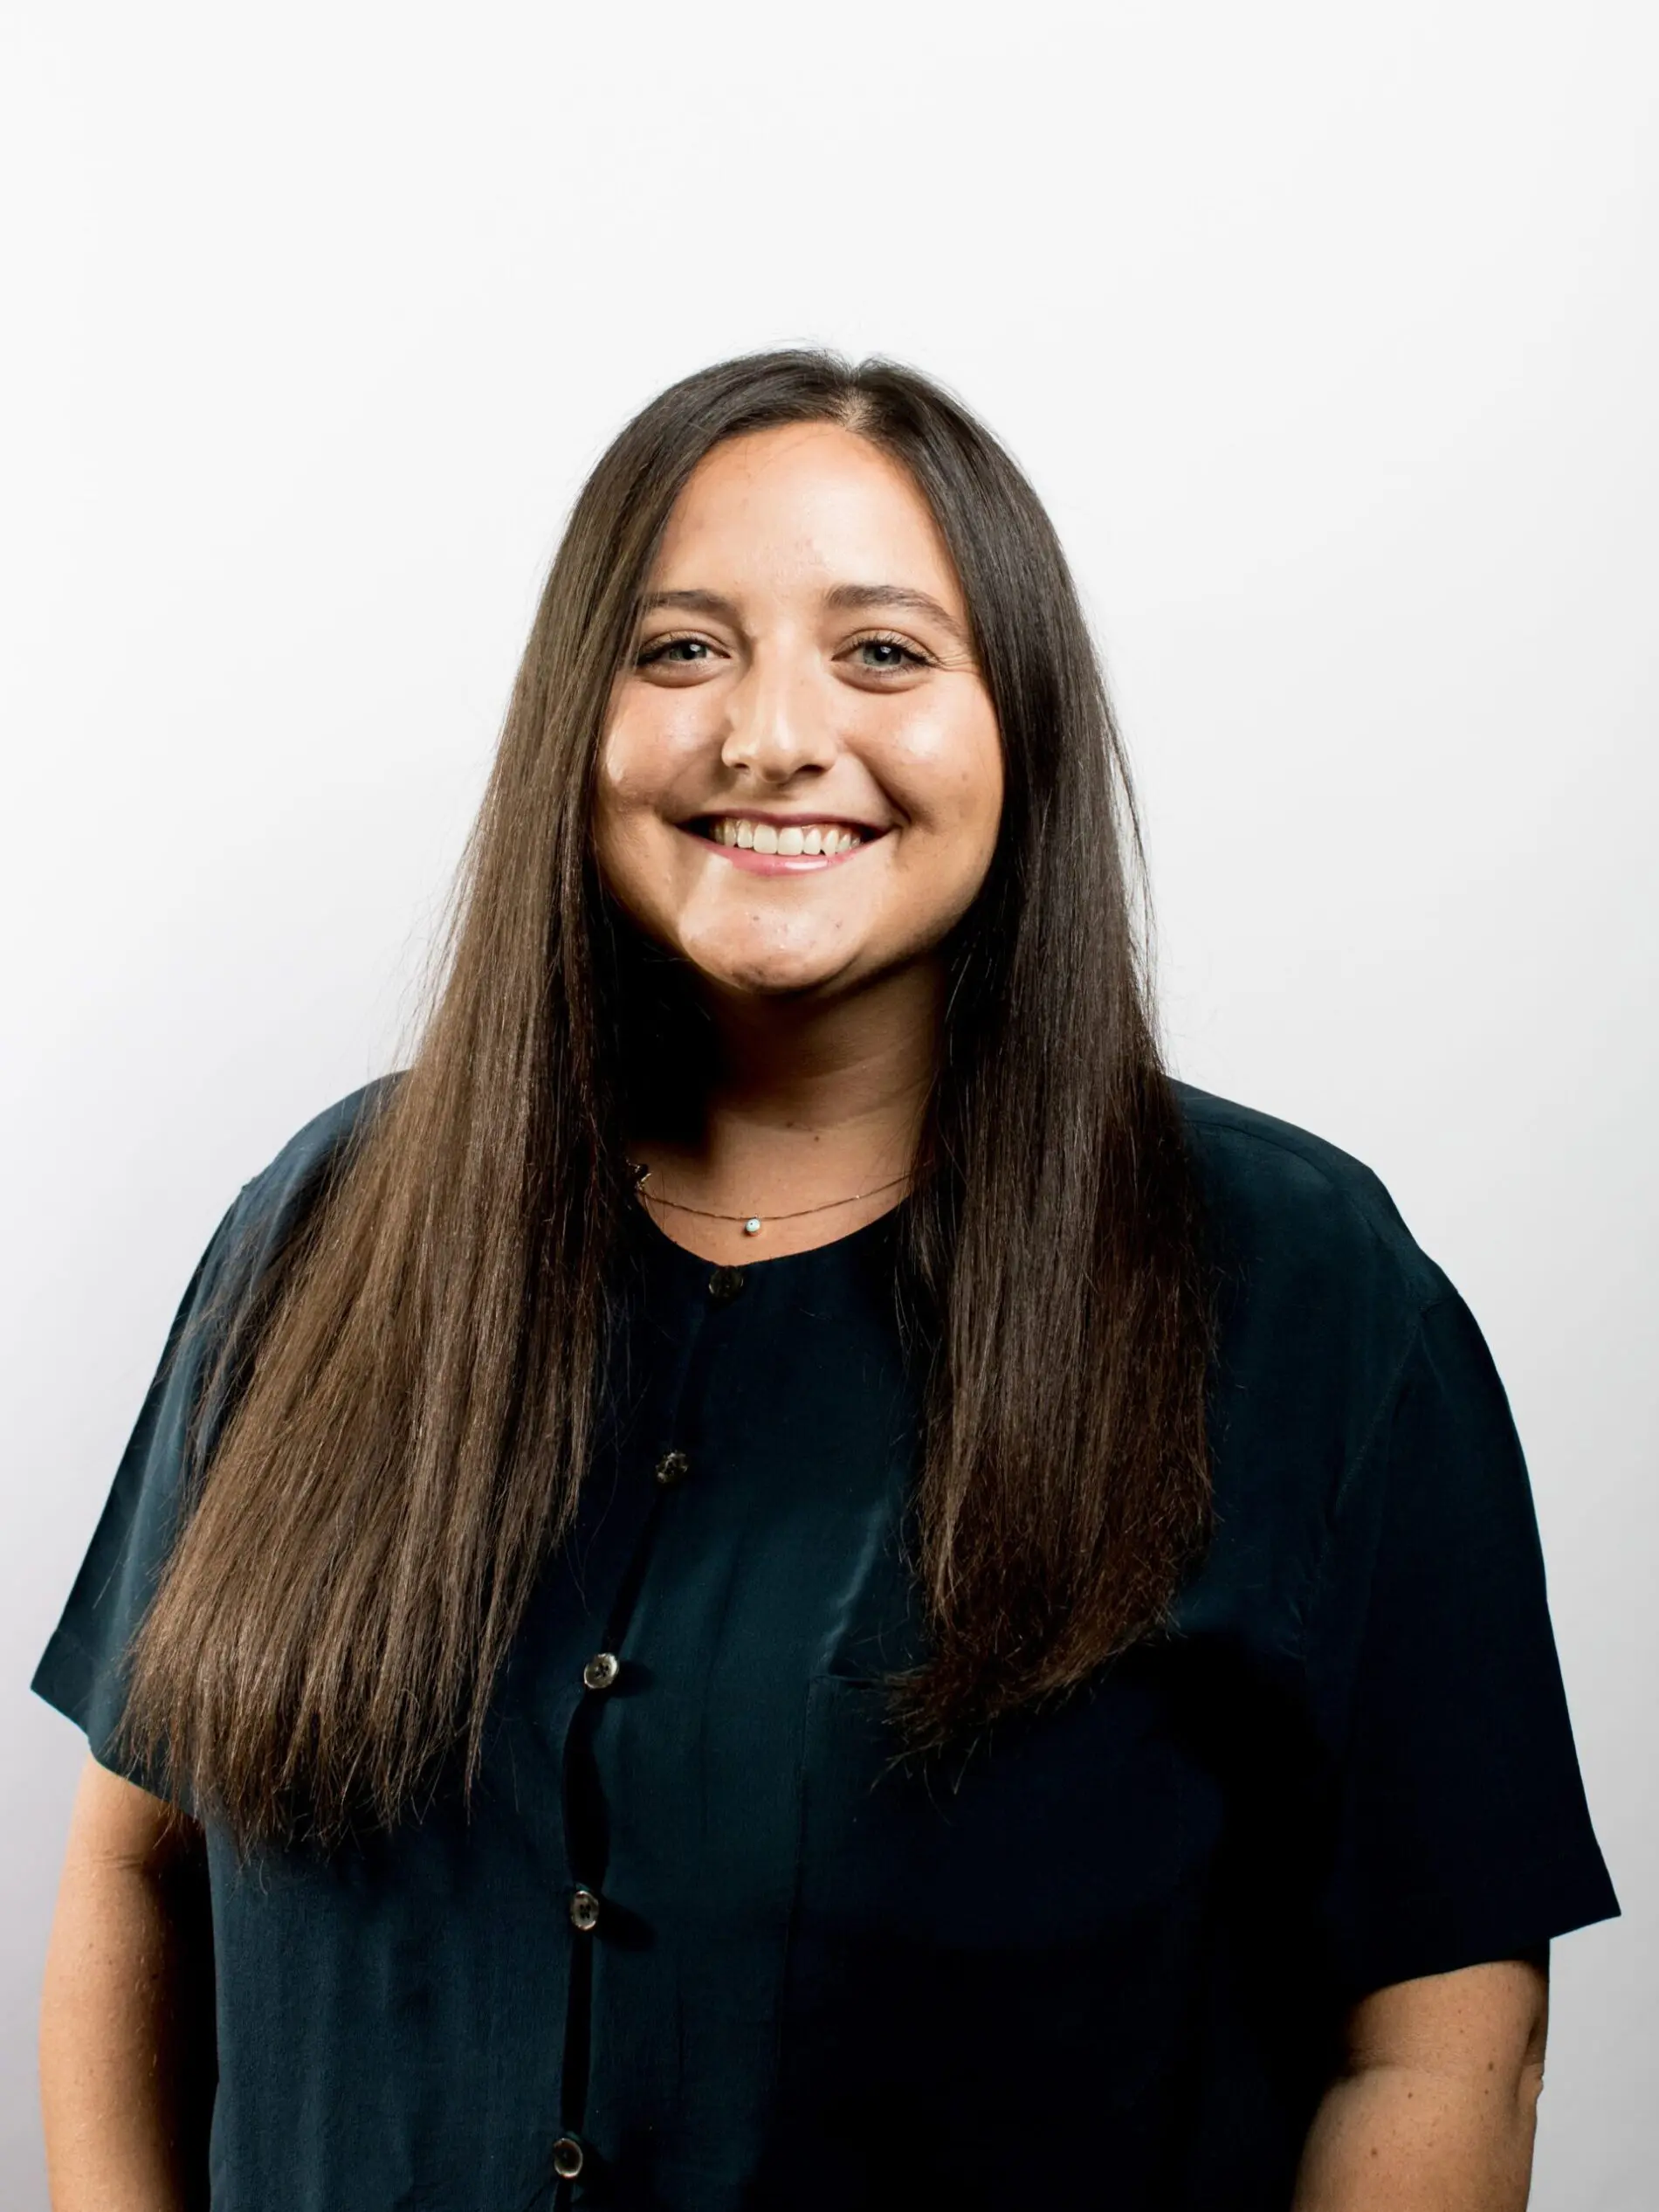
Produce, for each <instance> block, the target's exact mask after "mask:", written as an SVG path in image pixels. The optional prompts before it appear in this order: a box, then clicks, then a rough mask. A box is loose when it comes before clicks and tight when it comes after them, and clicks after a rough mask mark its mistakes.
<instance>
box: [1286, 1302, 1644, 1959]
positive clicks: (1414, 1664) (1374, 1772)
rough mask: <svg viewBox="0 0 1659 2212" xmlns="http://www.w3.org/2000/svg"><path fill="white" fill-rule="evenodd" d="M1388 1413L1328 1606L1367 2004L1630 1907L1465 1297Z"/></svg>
mask: <svg viewBox="0 0 1659 2212" xmlns="http://www.w3.org/2000/svg"><path fill="white" fill-rule="evenodd" d="M1386 1418H1387V1426H1386V1429H1385V1430H1383V1431H1381V1432H1380V1434H1379V1437H1378V1439H1377V1449H1376V1451H1375V1453H1374V1454H1373V1472H1372V1474H1371V1475H1370V1476H1369V1477H1368V1478H1365V1479H1362V1480H1361V1482H1360V1485H1359V1488H1360V1491H1361V1492H1370V1493H1371V1495H1370V1496H1368V1497H1362V1498H1361V1499H1358V1500H1350V1501H1349V1504H1348V1507H1347V1509H1346V1523H1347V1525H1346V1527H1343V1526H1339V1533H1338V1536H1337V1539H1336V1541H1335V1547H1334V1548H1335V1555H1336V1556H1335V1561H1334V1564H1333V1568H1332V1575H1331V1577H1330V1578H1329V1581H1328V1586H1327V1589H1326V1593H1325V1606H1324V1609H1323V1610H1324V1617H1325V1624H1326V1633H1327V1634H1328V1635H1329V1637H1330V1638H1331V1640H1332V1643H1333V1644H1336V1645H1340V1644H1345V1643H1346V1646H1347V1649H1348V1659H1347V1664H1346V1666H1345V1668H1344V1671H1345V1673H1346V1675H1347V1678H1348V1680H1349V1683H1350V1703H1349V1707H1348V1720H1347V1726H1346V1731H1345V1732H1344V1743H1343V1750H1342V1754H1341V1760H1340V1768H1339V1779H1338V1811H1337V1836H1336V1850H1335V1855H1334V1860H1333V1862H1332V1875H1331V1880H1330V1884H1329V1888H1328V1891H1327V1893H1326V1896H1325V1912H1326V1916H1327V1930H1328V1935H1329V1939H1330V1943H1331V1947H1332V1956H1333V1963H1334V1967H1335V1971H1336V1974H1337V1978H1338V1980H1339V1983H1340V1985H1341V1986H1342V1988H1343V1989H1344V1991H1345V1993H1346V1996H1347V1997H1348V1999H1349V2000H1350V2001H1353V2000H1354V1999H1357V1998H1358V1997H1359V1996H1360V1995H1364V1994H1365V1993H1366V1992H1367V1991H1369V1990H1372V1989H1375V1988H1382V1987H1385V1986H1386V1985H1387V1984H1388V1983H1390V1982H1394V1981H1409V1980H1412V1979H1414V1978H1415V1977H1416V1976H1418V1975H1421V1974H1441V1973H1448V1972H1450V1971H1452V1970H1453V1969H1455V1968H1456V1967H1465V1966H1474V1965H1479V1964H1482V1963H1484V1962H1486V1961H1488V1960H1496V1959H1504V1958H1513V1957H1518V1956H1520V1955H1522V1954H1525V1953H1527V1952H1531V1951H1535V1950H1538V1949H1541V1948H1542V1947H1544V1946H1545V1945H1546V1944H1547V1943H1548V1941H1549V1940H1550V1939H1551V1938H1552V1937H1553V1936H1557V1935H1563V1934H1566V1933H1567V1932H1568V1931H1569V1930H1570V1929H1573V1928H1576V1927H1581V1926H1587V1924H1589V1923H1590V1922H1592V1921H1595V1920H1603V1919H1610V1918H1612V1917H1614V1915H1616V1914H1617V1912H1618V1910H1619V1905H1618V1901H1617V1899H1616V1898H1615V1897H1614V1892H1613V1887H1612V1884H1611V1882H1610V1881H1609V1879H1608V1876H1607V1867H1606V1865H1605V1864H1604V1863H1603V1860H1602V1857H1601V1853H1600V1849H1599V1847H1598V1845H1597V1842H1596V1838H1595V1834H1594V1829H1593V1828H1592V1825H1591V1821H1590V1814H1589V1809H1588V1807H1587V1803H1586V1801H1585V1793H1584V1787H1583V1783H1582V1781H1581V1779H1580V1772H1579V1763H1578V1757H1577V1754H1576V1750H1575V1747H1574V1745H1573V1729H1572V1724H1571V1721H1570V1719H1569V1718H1568V1713H1567V1706H1566V1694H1565V1692H1564V1689H1563V1686H1562V1680H1561V1671H1560V1667H1559V1662H1558V1659H1557V1656H1556V1648H1555V1640H1554V1636H1553V1633H1552V1628H1551V1623H1550V1616H1549V1608H1548V1603H1547V1600H1546V1596H1545V1575H1544V1561H1543V1556H1542V1553H1541V1550H1540V1547H1539V1533H1538V1523H1537V1519H1536V1517H1535V1514H1534V1510H1533V1505H1532V1491H1531V1486H1530V1484H1529V1480H1528V1476H1527V1469H1526V1464H1525V1457H1524V1456H1523V1452H1522V1448H1521V1444H1520V1440H1519V1438H1518V1436H1517V1434H1516V1430H1515V1424H1514V1422H1513V1419H1512V1417H1511V1410H1510V1406H1509V1402H1508V1399H1507V1397H1506V1395H1505V1394H1504V1387H1503V1384H1502V1382H1500V1380H1499V1378H1498V1375H1497V1369H1496V1368H1495V1367H1494V1365H1493V1362H1492V1358H1491V1354H1490V1351H1489V1350H1488V1347H1487V1345H1486V1343H1485V1340H1484V1339H1483V1336H1482V1334H1481V1332H1480V1329H1479V1327H1478V1326H1477V1323H1476V1321H1475V1319H1474V1317H1473V1315H1472V1314H1471V1313H1470V1311H1469V1308H1468V1307H1467V1306H1466V1305H1465V1304H1464V1303H1463V1299H1461V1298H1460V1297H1458V1296H1457V1295H1456V1292H1451V1293H1450V1294H1449V1295H1447V1296H1445V1297H1442V1298H1440V1299H1435V1301H1434V1302H1433V1303H1432V1304H1430V1305H1428V1306H1426V1307H1425V1308H1424V1309H1423V1310H1422V1313H1421V1314H1420V1315H1419V1317H1418V1320H1417V1326H1416V1332H1415V1338H1414V1340H1413V1342H1412V1345H1411V1347H1410V1350H1409V1352H1408V1355H1407V1358H1406V1361H1405V1365H1404V1367H1403V1368H1402V1370H1401V1376H1400V1380H1399V1384H1398V1388H1397V1389H1396V1391H1395V1393H1394V1398H1393V1402H1392V1407H1391V1409H1389V1410H1388V1413H1387V1416H1386ZM1341 1518H1342V1517H1341V1516H1339V1519H1341Z"/></svg>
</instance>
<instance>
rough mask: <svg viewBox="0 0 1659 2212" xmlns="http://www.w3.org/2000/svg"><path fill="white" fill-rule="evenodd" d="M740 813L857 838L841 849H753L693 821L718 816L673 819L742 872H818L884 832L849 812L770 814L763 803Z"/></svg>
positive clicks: (685, 833) (855, 855) (728, 810)
mask: <svg viewBox="0 0 1659 2212" xmlns="http://www.w3.org/2000/svg"><path fill="white" fill-rule="evenodd" d="M738 811H739V810H737V809H736V808H722V809H721V810H720V813H721V814H722V815H725V814H736V813H737V812H738ZM741 814H742V819H743V820H744V821H745V822H770V823H773V824H774V826H775V827H776V828H778V829H780V830H787V829H788V828H789V827H790V825H791V824H792V823H794V824H799V825H800V826H802V827H806V826H807V825H809V824H810V823H819V824H821V825H822V824H832V825H833V826H834V827H836V828H837V829H842V830H857V832H858V837H859V842H858V843H857V844H855V845H849V847H848V848H847V850H846V851H845V852H829V853H824V852H799V853H795V852H790V853H783V852H756V851H754V850H753V849H752V848H751V847H749V846H747V845H740V844H721V843H720V842H719V838H718V837H705V836H704V834H703V832H702V830H700V829H699V828H698V827H697V824H698V823H701V822H712V821H715V820H717V819H719V817H718V816H715V815H712V814H700V815H697V816H695V817H693V818H692V821H690V822H680V823H676V824H675V827H676V828H677V829H678V830H679V831H680V833H681V834H682V836H685V837H694V838H695V839H696V840H697V842H698V844H700V845H701V846H702V847H703V849H704V851H706V852H712V854H713V855H714V856H715V858H717V859H719V860H729V861H730V862H731V864H732V865H733V867H734V868H740V869H742V870H743V872H744V873H745V874H746V875H751V876H811V875H820V874H822V873H823V871H824V870H825V869H826V868H839V867H840V866H842V865H843V863H844V862H846V861H849V860H856V859H857V858H858V855H859V854H860V853H861V852H865V851H868V850H869V849H870V847H871V845H873V844H879V843H880V842H881V840H882V838H883V837H885V836H886V834H887V832H886V830H878V829H877V828H876V826H875V825H874V823H869V822H860V821H858V820H857V819H856V817H853V816H852V815H850V814H774V813H772V812H769V811H768V810H767V809H766V808H764V807H745V808H743V809H742V810H741Z"/></svg>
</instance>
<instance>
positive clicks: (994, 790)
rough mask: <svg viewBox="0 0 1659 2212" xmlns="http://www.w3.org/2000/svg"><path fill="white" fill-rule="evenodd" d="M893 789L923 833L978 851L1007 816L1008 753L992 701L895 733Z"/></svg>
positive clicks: (921, 719) (919, 720)
mask: <svg viewBox="0 0 1659 2212" xmlns="http://www.w3.org/2000/svg"><path fill="white" fill-rule="evenodd" d="M885 773H886V776H887V780H888V782H889V786H890V789H891V790H892V792H893V794H894V796H895V797H896V798H897V799H898V803H899V804H900V805H901V806H903V808H904V809H905V812H906V814H908V815H909V817H911V820H912V823H913V824H914V825H915V827H916V828H917V829H919V830H926V831H931V832H933V834H935V835H942V836H946V837H952V838H956V837H960V838H963V839H964V840H966V841H968V842H971V843H972V844H974V845H975V846H976V847H977V846H979V845H981V844H984V845H986V846H987V848H988V845H989V844H990V843H991V842H994V841H995V834H996V825H997V823H998V821H999V820H1000V819H1001V817H1002V741H1001V739H1000V737H999V735H998V733H997V727H996V720H995V716H994V715H993V713H991V708H990V702H989V701H988V700H983V699H976V700H974V701H972V702H963V703H962V704H961V705H960V706H952V707H951V708H949V709H943V710H940V711H938V712H935V713H929V714H926V715H921V716H918V717H916V718H915V719H914V720H909V721H907V722H905V724H904V725H902V726H901V727H898V728H896V729H895V730H893V731H892V732H891V733H890V742H889V745H888V748H887V755H886V761H885Z"/></svg>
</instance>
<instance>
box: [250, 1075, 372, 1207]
mask: <svg viewBox="0 0 1659 2212" xmlns="http://www.w3.org/2000/svg"><path fill="white" fill-rule="evenodd" d="M402 1076H403V1071H402V1070H401V1069H396V1070H394V1071H393V1072H391V1073H390V1074H389V1075H379V1076H376V1077H375V1079H374V1080H373V1082H370V1083H365V1084H362V1085H360V1086H359V1088H358V1089H356V1090H355V1091H349V1092H347V1094H346V1096H345V1097H344V1098H343V1099H335V1100H334V1104H333V1105H332V1106H325V1107H324V1108H323V1109H322V1111H321V1113H314V1114H313V1116H312V1117H311V1119H310V1120H309V1121H307V1122H306V1123H305V1124H304V1125H303V1126H302V1127H299V1128H298V1129H296V1130H295V1131H294V1133H293V1136H291V1137H290V1138H289V1139H288V1141H287V1142H286V1144H285V1145H284V1146H283V1147H282V1149H281V1150H280V1151H279V1153H278V1154H276V1156H275V1157H274V1158H273V1159H272V1161H270V1162H269V1163H268V1164H267V1165H266V1166H265V1167H264V1168H261V1169H260V1170H259V1172H258V1175H254V1176H252V1177H251V1178H250V1180H249V1181H248V1182H245V1183H244V1184H243V1186H242V1189H241V1190H240V1192H239V1193H238V1194H237V1205H238V1209H239V1210H240V1211H241V1212H242V1213H243V1214H244V1216H250V1217H251V1216H258V1217H259V1218H262V1219H263V1218H265V1217H266V1216H273V1215H279V1214H282V1213H285V1212H286V1211H288V1210H290V1209H292V1208H293V1205H294V1204H295V1203H296V1202H303V1201H304V1199H305V1198H306V1196H308V1195H309V1194H310V1193H311V1192H312V1191H313V1189H314V1188H315V1186H316V1185H317V1183H318V1182H319V1180H320V1178H321V1177H322V1176H323V1175H326V1174H327V1171H328V1169H329V1168H330V1167H331V1166H332V1165H333V1164H334V1161H336V1160H338V1159H339V1158H340V1157H341V1154H342V1152H343V1150H344V1148H345V1147H346V1145H347V1143H348V1140H350V1139H351V1138H352V1137H353V1136H354V1135H355V1134H358V1133H360V1132H361V1131H366V1130H367V1128H368V1126H369V1124H370V1123H371V1122H372V1121H373V1120H374V1119H375V1116H376V1115H377V1114H378V1113H380V1111H381V1110H382V1107H383V1106H386V1105H387V1103H388V1102H389V1099H390V1098H391V1095H392V1092H393V1091H394V1090H395V1089H396V1085H397V1084H398V1083H399V1082H400V1081H401V1079H402Z"/></svg>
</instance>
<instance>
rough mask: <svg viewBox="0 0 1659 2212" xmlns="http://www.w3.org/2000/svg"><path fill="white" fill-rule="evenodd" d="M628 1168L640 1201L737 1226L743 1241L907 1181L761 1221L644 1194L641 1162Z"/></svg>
mask: <svg viewBox="0 0 1659 2212" xmlns="http://www.w3.org/2000/svg"><path fill="white" fill-rule="evenodd" d="M630 1165H631V1167H632V1168H633V1170H634V1188H635V1189H637V1191H638V1192H639V1194H640V1196H641V1197H648V1198H650V1200H651V1203H652V1204H653V1205H656V1206H671V1207H672V1208H673V1209H674V1211H675V1212H676V1213H677V1214H695V1215H697V1216H698V1217H699V1220H701V1221H735V1222H740V1223H742V1227H743V1234H744V1235H745V1236H746V1237H758V1236H759V1235H760V1233H761V1230H763V1229H764V1228H765V1227H766V1224H767V1222H768V1221H799V1220H800V1219H801V1217H802V1215H803V1214H824V1213H828V1212H829V1210H830V1209H831V1208H832V1207H835V1206H856V1205H857V1203H858V1202H859V1200H860V1199H861V1198H878V1197H879V1196H881V1194H882V1192H883V1191H884V1190H897V1189H898V1186H899V1184H900V1183H901V1182H909V1181H910V1171H909V1170H908V1169H906V1170H905V1173H904V1174H903V1175H895V1176H894V1177H893V1178H892V1180H891V1182H878V1183H877V1184H875V1185H874V1187H873V1188H872V1189H869V1190H855V1191H854V1192H853V1194H852V1196H850V1198H826V1199H825V1200H824V1201H823V1204H822V1205H817V1206H797V1207H795V1209H794V1211H793V1212H791V1213H787V1214H768V1215H767V1216H765V1218H764V1219H762V1217H761V1216H760V1215H759V1214H716V1213H711V1212H710V1210H709V1209H708V1208H707V1207H706V1206H687V1205H685V1204H684V1203H683V1202H681V1201H680V1200H679V1199H678V1198H664V1197H663V1196H661V1195H660V1194H659V1193H658V1192H657V1191H654V1190H652V1191H647V1190H646V1189H645V1184H646V1182H647V1181H648V1180H649V1178H650V1175H651V1169H650V1168H649V1167H647V1166H646V1164H645V1162H644V1161H643V1160H636V1161H631V1162H630Z"/></svg>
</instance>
